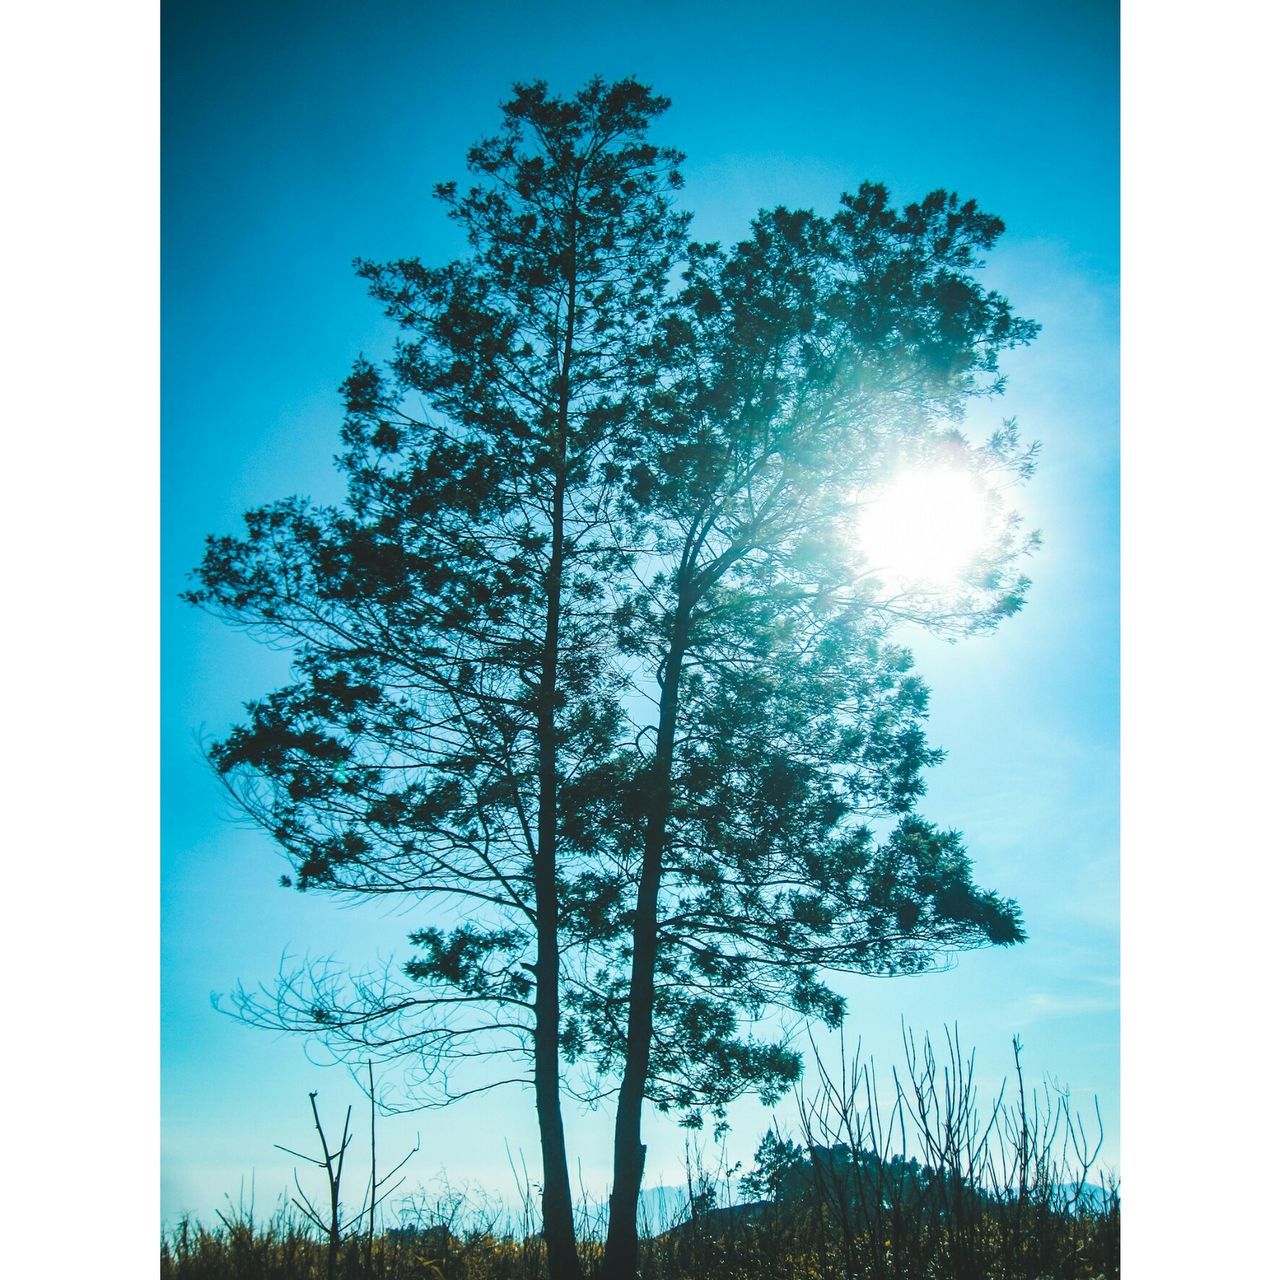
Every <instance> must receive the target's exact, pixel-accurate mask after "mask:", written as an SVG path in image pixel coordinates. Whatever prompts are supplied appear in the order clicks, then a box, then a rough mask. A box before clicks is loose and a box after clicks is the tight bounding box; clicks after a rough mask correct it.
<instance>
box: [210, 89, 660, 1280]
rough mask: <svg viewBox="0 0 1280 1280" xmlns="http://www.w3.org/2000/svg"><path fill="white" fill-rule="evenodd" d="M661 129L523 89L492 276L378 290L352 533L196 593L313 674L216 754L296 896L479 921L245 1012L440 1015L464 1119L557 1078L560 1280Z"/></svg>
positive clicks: (302, 512) (439, 1032) (436, 1049)
mask: <svg viewBox="0 0 1280 1280" xmlns="http://www.w3.org/2000/svg"><path fill="white" fill-rule="evenodd" d="M666 105H667V104H666V102H665V100H663V99H661V98H658V97H655V96H654V95H653V94H652V93H650V91H649V90H648V89H646V88H644V87H643V86H641V85H639V84H637V83H636V82H635V81H632V80H625V81H622V82H619V83H618V84H614V85H606V84H604V83H603V82H602V81H601V80H599V79H596V80H594V81H592V82H591V83H590V84H589V85H588V86H587V87H586V88H585V89H583V90H582V91H581V92H580V93H578V94H577V95H576V96H574V97H573V98H570V99H560V98H555V97H552V96H550V95H549V94H548V92H547V89H546V86H545V85H543V84H533V85H526V86H517V88H516V92H515V96H514V98H513V99H512V101H511V102H510V103H508V104H507V106H506V107H505V108H504V114H505V120H504V125H503V129H502V132H501V133H500V134H499V135H498V136H496V137H494V138H491V139H489V140H487V141H485V142H482V143H480V144H478V145H477V146H476V147H474V148H473V149H472V150H471V152H470V153H469V156H468V164H469V167H470V168H471V170H472V172H473V173H474V174H475V175H477V178H478V182H477V183H476V185H475V186H474V187H472V188H471V189H470V190H468V191H467V192H465V193H460V192H459V191H458V189H457V187H456V186H455V185H453V184H447V185H445V186H442V187H440V188H438V194H439V196H440V198H441V199H442V200H443V201H444V202H445V204H446V205H447V207H448V209H449V212H450V214H451V216H453V217H454V218H455V219H456V220H457V221H458V223H459V224H460V225H461V226H462V227H463V229H464V230H465V232H466V234H467V238H468V242H469V244H470V247H471V253H470V256H469V257H468V258H466V259H465V260H462V261H458V262H454V263H451V264H449V265H448V266H445V267H442V268H437V267H428V266H424V265H423V264H422V263H421V262H420V261H418V260H417V259H405V260H402V261H398V262H394V263H391V264H388V265H376V264H372V263H359V264H358V269H359V271H360V273H361V274H362V275H363V276H364V277H365V278H366V279H367V280H368V281H369V284H370V287H371V291H372V293H373V295H374V296H375V297H376V298H377V299H378V300H379V301H381V302H382V303H383V304H384V306H385V308H386V311H387V314H388V315H389V316H391V317H392V318H394V319H395V320H396V321H397V322H398V323H399V324H400V325H401V326H402V328H403V329H404V330H405V333H406V337H405V338H404V339H402V340H401V342H400V343H399V344H398V346H397V349H396V354H395V357H394V358H393V359H392V361H391V362H390V366H389V368H388V369H387V370H385V371H380V370H378V369H377V368H375V366H374V365H373V364H371V363H370V362H367V361H365V360H363V359H362V360H360V361H359V362H358V363H357V364H356V366H355V369H354V371H353V372H352V374H351V376H350V378H349V379H348V380H347V382H346V384H345V386H344V393H345V398H346V404H347V415H346V423H345V427H344V431H343V441H344V446H345V452H344V454H343V455H342V458H341V460H340V465H341V467H342V469H343V471H344V472H345V473H346V476H347V480H348V491H347V499H346V504H345V506H344V507H343V508H335V509H321V508H316V507H313V506H312V505H310V504H308V503H306V502H304V501H300V500H289V501H285V502H281V503H276V504H274V505H272V506H269V507H266V508H263V509H260V510H258V511H254V512H251V513H249V515H248V516H247V517H246V528H245V531H244V533H243V534H242V536H240V537H239V538H218V539H211V540H210V542H209V545H208V549H207V552H206V555H205V558H204V561H203V563H202V564H201V565H200V567H199V569H198V571H197V575H196V577H197V586H196V587H195V589H193V590H192V591H191V592H190V593H189V597H188V598H189V599H190V600H191V601H192V602H193V603H195V604H198V605H200V606H202V607H204V608H206V609H209V610H211V611H212V612H214V613H216V614H218V615H220V616H222V617H225V618H226V619H228V620H229V621H231V622H233V623H235V624H237V625H240V626H243V627H246V628H248V629H250V630H252V631H254V632H255V633H257V634H258V635H260V636H261V637H263V638H265V639H267V640H268V641H270V642H272V643H277V644H283V645H285V646H288V647H289V648H290V649H291V650H292V653H293V656H294V663H293V675H294V679H293V681H292V682H291V683H290V684H289V685H288V686H287V687H285V688H283V689H281V690H279V691H278V692H276V693H274V694H272V695H270V696H269V697H268V698H266V699H264V700H262V701H259V702H255V703H251V704H250V705H249V707H248V713H249V716H248V720H247V722H246V723H245V724H243V725H241V726H240V727H238V728H236V729H234V730H233V731H232V733H231V734H230V735H229V736H228V737H227V738H226V739H225V740H223V741H222V742H220V743H218V744H216V745H215V746H214V747H213V749H212V751H211V757H212V760H213V763H214V765H215V767H216V769H217V770H218V772H219V774H220V775H221V776H222V777H223V778H224V779H226V781H227V783H228V785H229V786H230V787H231V789H232V791H233V793H234V794H235V796H236V797H237V799H238V800H239V802H240V803H241V804H242V806H243V807H244V809H245V810H246V811H247V812H248V813H249V814H250V815H251V816H252V817H253V818H254V819H255V820H256V821H257V822H258V823H259V824H260V825H262V826H263V827H264V828H265V829H266V830H268V831H270V832H271V833H272V835H273V836H274V837H275V839H276V841H277V842H278V843H279V844H280V845H281V846H282V847H283V848H284V849H285V851H286V852H287V853H288V854H289V856H290V858H291V859H292V861H293V863H294V867H295V882H296V884H297V886H298V887H299V888H300V889H320V890H325V891H329V892H337V893H339V894H344V895H351V894H355V895H381V894H387V893H397V894H400V893H407V894H411V895H414V896H416V897H418V898H420V899H422V900H423V901H424V902H425V903H427V904H429V905H438V904H439V903H441V902H452V903H454V904H459V903H461V904H463V905H465V906H466V908H467V909H466V911H465V912H464V913H463V914H464V920H465V922H464V923H461V924H458V925H456V927H454V928H453V929H451V930H446V929H442V928H440V927H438V926H437V925H436V924H434V923H433V924H430V925H428V926H426V927H423V928H422V929H420V930H419V931H418V932H416V933H415V934H414V935H413V941H414V942H415V944H416V945H417V947H418V948H419V954H418V956H417V957H416V958H415V959H414V961H413V962H412V964H411V965H410V966H409V971H408V972H409V976H410V977H411V978H412V979H414V980H415V981H416V982H417V983H419V984H420V988H419V989H417V990H411V991H407V992H406V991H405V990H403V989H401V988H399V987H397V988H396V989H395V990H392V989H391V986H384V987H382V988H381V989H379V990H378V991H377V992H376V993H375V992H374V991H373V990H372V988H371V987H370V985H369V983H368V982H360V981H358V982H357V983H356V990H355V992H354V993H346V994H345V995H344V993H343V992H342V991H341V990H340V989H339V988H338V986H337V985H335V984H334V983H333V982H331V981H330V980H329V979H330V978H332V976H333V975H332V974H331V973H327V972H322V973H321V974H319V975H315V974H313V975H311V976H312V977H313V978H314V977H317V976H318V977H319V979H320V980H319V981H318V982H310V983H306V984H304V983H302V982H301V981H290V980H286V981H285V983H284V984H283V986H282V987H281V989H280V991H279V992H278V993H277V995H278V997H279V998H278V1000H277V1003H276V1006H275V1009H274V1010H264V1009H263V1008H262V1007H260V1006H259V1005H256V1004H255V1003H254V1002H253V1000H252V999H251V998H242V1001H241V1010H242V1012H244V1013H245V1014H246V1015H247V1016H249V1017H251V1018H259V1019H264V1018H265V1019H266V1020H268V1021H270V1020H272V1019H273V1018H274V1019H275V1020H276V1021H279V1022H282V1023H283V1024H284V1025H291V1026H304V1027H307V1028H310V1029H315V1028H321V1029H326V1030H330V1031H335V1032H336V1031H347V1032H351V1033H353V1034H354V1036H355V1038H356V1039H357V1040H360V1039H366V1040H371V1041H373V1042H375V1043H382V1044H383V1047H386V1043H385V1040H380V1033H379V1032H377V1031H376V1030H371V1029H373V1028H376V1027H377V1026H379V1025H382V1024H385V1020H386V1019H388V1018H394V1017H396V1016H398V1015H404V1014H407V1013H410V1012H412V1013H415V1014H421V1015H424V1016H425V1017H426V1023H425V1025H422V1024H419V1025H418V1026H416V1027H415V1033H414V1041H413V1043H414V1047H415V1049H416V1050H417V1052H419V1053H420V1054H422V1055H424V1057H425V1059H426V1060H427V1062H428V1064H429V1066H430V1068H432V1070H433V1072H434V1074H435V1081H434V1083H435V1084H436V1085H437V1087H438V1088H439V1089H440V1091H441V1092H442V1093H443V1094H445V1095H448V1094H449V1093H450V1084H449V1079H450V1077H449V1075H448V1066H449V1063H450V1062H451V1061H453V1060H455V1059H457V1058H459V1057H463V1058H469V1057H474V1056H477V1055H480V1056H486V1055H487V1056H492V1055H495V1054H496V1055H498V1056H499V1057H500V1058H501V1059H502V1060H503V1061H504V1062H505V1061H509V1060H510V1059H511V1058H512V1056H516V1057H517V1058H518V1057H521V1056H523V1057H526V1058H527V1059H530V1060H531V1066H532V1071H531V1076H530V1077H528V1078H529V1079H531V1082H532V1084H533V1088H534V1091H535V1095H536V1101H537V1113H538V1122H539V1130H540V1135H541V1145H542V1153H543V1209H544V1218H545V1235H546V1241H547V1248H548V1254H549V1260H550V1266H551V1274H552V1276H553V1277H556V1278H557V1280H560V1278H561V1277H568V1278H570V1280H571V1278H572V1277H575V1276H576V1275H577V1274H578V1273H579V1266H578V1261H577V1256H576V1251H575V1246H574V1239H573V1217H572V1200H571V1194H570V1184H569V1176H568V1163H567V1157H566V1153H565V1146H564V1133H563V1124H562V1117H561V1105H560V1033H561V1027H560V1004H561V1000H560V990H559V983H560V953H561V949H562V941H561V920H560V911H559V906H558V902H557V897H558V893H559V886H560V884H561V880H562V877H563V874H564V864H565V862H566V860H572V859H574V858H581V857H586V856H588V855H589V852H590V850H591V848H592V845H593V841H594V839H595V834H596V833H595V832H593V831H592V829H591V826H590V822H589V820H587V817H586V815H587V814H588V812H589V803H588V801H587V800H586V799H585V797H589V796H590V795H591V793H592V792H593V791H594V790H597V789H598V788H600V787H602V786H607V785H608V783H609V779H608V769H609V762H608V754H609V752H608V746H609V744H610V743H611V742H612V739H613V737H614V736H615V732H616V725H615V721H616V718H617V717H616V709H615V699H614V697H613V694H612V691H611V689H610V687H609V680H608V677H609V672H608V669H607V665H606V663H605V661H604V654H605V640H606V636H605V633H604V632H603V631H602V629H601V627H600V626H599V625H598V622H599V614H600V601H601V600H602V598H603V593H604V591H605V587H606V584H607V582H608V581H609V579H610V576H611V575H612V574H614V573H615V572H616V571H617V569H618V567H619V563H620V557H619V555H618V552H617V550H616V549H615V548H614V547H613V546H612V544H611V542H610V541H609V540H608V539H606V538H602V537H601V534H600V531H601V530H604V529H607V527H608V522H609V520H610V519H611V508H612V504H613V503H614V502H615V501H616V491H617V488H618V485H617V480H618V477H619V476H620V475H621V474H622V472H621V469H620V466H619V463H618V455H619V451H620V449H621V448H622V447H623V445H624V444H625V442H626V441H627V440H628V438H629V431H630V430H631V428H632V420H633V417H634V413H635V411H636V406H637V403H638V395H639V392H640V381H641V379H640V375H641V372H642V371H643V369H644V368H645V366H646V364H647V359H645V360H642V359H641V355H642V353H643V351H644V349H645V346H646V344H647V343H648V341H649V340H650V334H651V331H652V328H653V326H654V324H655V323H656V320H657V316H658V306H659V302H660V299H661V296H662V294H663V292H664V290H665V288H666V284H667V279H668V276H669V273H670V271H671V268H672V263H673V261H674V258H675V255H676V253H677V252H678V250H679V249H680V247H681V246H682V244H683V239H684V228H685V219H684V218H683V217H681V216H680V215H677V214H676V213H674V212H673V211H672V209H671V205H670V198H669V192H670V191H671V190H672V189H673V188H675V187H677V186H678V185H679V174H678V171H677V169H676V165H677V163H678V162H679V159H680V157H679V156H678V155H677V154H676V153H675V152H672V151H670V150H664V149H659V148H657V147H654V146H652V145H651V144H649V143H648V142H647V141H646V140H645V133H646V130H647V128H648V126H649V124H650V122H651V121H652V120H653V119H654V118H655V117H656V116H657V115H659V114H660V113H661V112H662V111H663V110H665V108H666ZM415 399H425V401H426V404H427V405H428V406H429V408H430V410H431V413H430V415H423V416H418V415H416V414H415V413H414V412H411V411H410V409H408V408H407V407H406V406H407V405H409V404H411V403H412V401H413V400H415ZM602 775H603V776H602ZM567 813H575V814H578V815H580V820H579V821H577V822H576V823H566V822H562V821H558V816H559V815H563V814H567ZM304 986H305V989H304ZM422 989H425V991H426V994H422ZM295 997H296V1000H295ZM366 1033H367V1034H366ZM389 1039H390V1042H391V1043H393V1044H394V1043H395V1042H396V1038H395V1036H394V1034H390V1033H389ZM497 1082H500V1081H489V1082H486V1083H485V1084H484V1085H482V1086H480V1087H488V1086H489V1084H491V1083H497Z"/></svg>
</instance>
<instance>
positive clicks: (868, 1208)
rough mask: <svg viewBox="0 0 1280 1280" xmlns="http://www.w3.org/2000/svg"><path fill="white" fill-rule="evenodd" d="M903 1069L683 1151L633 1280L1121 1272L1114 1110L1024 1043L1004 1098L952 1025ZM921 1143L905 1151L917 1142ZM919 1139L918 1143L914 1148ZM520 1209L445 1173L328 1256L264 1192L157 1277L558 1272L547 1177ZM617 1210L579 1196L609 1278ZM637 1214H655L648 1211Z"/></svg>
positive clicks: (838, 1075)
mask: <svg viewBox="0 0 1280 1280" xmlns="http://www.w3.org/2000/svg"><path fill="white" fill-rule="evenodd" d="M905 1047H906V1063H905V1067H904V1068H903V1069H901V1070H899V1071H894V1072H893V1073H892V1084H891V1085H888V1087H883V1086H884V1085H885V1083H886V1082H884V1081H881V1080H877V1077H876V1073H875V1070H874V1067H873V1066H872V1065H871V1064H870V1063H867V1062H863V1061H862V1059H861V1055H860V1053H859V1052H858V1051H855V1052H854V1053H853V1055H852V1056H851V1057H846V1056H845V1055H844V1053H843V1052H842V1053H841V1056H840V1061H839V1063H838V1065H835V1066H833V1067H832V1068H830V1069H828V1068H827V1066H826V1065H825V1063H824V1062H823V1060H822V1058H821V1056H820V1055H819V1057H818V1070H817V1073H816V1075H817V1084H816V1086H815V1087H814V1088H813V1090H812V1091H811V1092H810V1093H809V1094H808V1095H807V1096H803V1097H801V1098H800V1099H799V1111H800V1123H799V1129H798V1132H797V1133H796V1134H794V1135H789V1134H785V1133H782V1132H780V1131H779V1130H778V1129H777V1128H776V1127H775V1128H771V1129H770V1130H769V1131H768V1132H767V1133H766V1134H765V1135H764V1137H763V1138H762V1140H761V1141H760V1143H759V1146H758V1147H757V1150H756V1154H755V1160H754V1165H753V1168H751V1169H750V1170H749V1171H748V1172H746V1173H745V1174H743V1175H742V1176H741V1177H735V1176H734V1175H735V1174H737V1173H738V1172H739V1170H738V1168H737V1166H734V1167H733V1168H726V1167H725V1164H724V1161H723V1159H722V1160H721V1162H720V1164H719V1165H718V1166H712V1167H708V1165H707V1163H706V1155H707V1150H708V1147H707V1145H706V1144H701V1145H697V1144H696V1140H693V1141H691V1142H690V1143H689V1145H688V1146H687V1147H686V1153H687V1162H686V1163H687V1168H686V1192H685V1196H684V1200H683V1212H682V1214H681V1215H680V1217H679V1218H678V1220H677V1221H675V1222H674V1223H668V1222H666V1221H663V1220H659V1221H657V1222H655V1223H654V1224H653V1226H652V1229H651V1230H649V1231H647V1232H642V1236H641V1239H640V1241H639V1245H638V1254H637V1270H636V1275H637V1277H638V1280H1113V1278H1115V1277H1118V1276H1119V1274H1120V1196H1119V1186H1118V1183H1117V1182H1116V1181H1115V1180H1114V1178H1111V1177H1110V1176H1108V1175H1106V1174H1104V1173H1101V1172H1098V1171H1097V1168H1096V1160H1097V1155H1098V1151H1099V1149H1100V1146H1101V1138H1102V1134H1101V1126H1100V1124H1097V1125H1096V1127H1095V1125H1094V1124H1093V1123H1091V1122H1088V1121H1086V1120H1085V1118H1084V1117H1083V1116H1082V1115H1081V1114H1080V1112H1079V1111H1077V1110H1076V1109H1075V1108H1074V1106H1073V1104H1072V1100H1071V1096H1070V1093H1069V1092H1068V1091H1066V1090H1064V1089H1062V1088H1061V1087H1059V1086H1057V1085H1055V1084H1053V1083H1051V1082H1048V1081H1046V1082H1045V1083H1044V1084H1043V1085H1042V1086H1040V1087H1039V1088H1038V1089H1032V1090H1028V1088H1027V1085H1026V1082H1025V1080H1024V1078H1023V1072H1022V1063H1021V1052H1020V1047H1019V1046H1018V1044H1017V1042H1016V1041H1015V1045H1014V1064H1015V1073H1014V1077H1013V1079H1012V1081H1010V1082H1007V1083H1006V1084H1005V1085H1004V1086H1002V1087H1001V1089H1000V1092H999V1094H998V1096H997V1097H996V1098H995V1099H994V1100H982V1099H980V1098H979V1096H978V1093H977V1089H976V1086H975V1076H974V1070H973V1057H972V1055H969V1056H968V1057H966V1056H965V1055H964V1054H963V1053H962V1052H961V1050H960V1047H959V1040H958V1037H957V1036H956V1035H954V1034H953V1033H951V1034H948V1035H947V1036H946V1038H945V1046H944V1048H943V1050H942V1052H941V1053H935V1052H934V1048H933V1045H932V1043H931V1042H930V1040H929V1039H928V1038H927V1037H926V1038H925V1039H924V1040H923V1042H921V1043H920V1044H919V1045H917V1044H916V1042H915V1040H914V1038H913V1037H911V1036H910V1035H907V1036H906V1037H905ZM909 1153H910V1154H909ZM914 1153H920V1154H914ZM521 1199H522V1211H521V1212H520V1213H518V1214H517V1215H515V1216H514V1217H513V1215H512V1214H511V1213H510V1212H508V1211H507V1210H505V1209H504V1208H503V1206H502V1205H501V1204H500V1203H499V1202H497V1201H494V1200H489V1199H486V1198H484V1197H481V1196H476V1195H469V1194H467V1193H465V1192H459V1191H456V1190H452V1189H450V1188H449V1187H448V1186H445V1187H444V1188H443V1189H442V1190H441V1191H440V1192H439V1193H437V1194H436V1195H434V1196H429V1195H425V1194H422V1193H418V1194H415V1195H412V1196H409V1197H406V1198H405V1199H404V1200H402V1201H401V1202H400V1203H399V1206H398V1210H397V1212H396V1214H395V1217H396V1218H397V1220H398V1223H399V1225H398V1226H396V1227H393V1228H389V1229H380V1230H379V1231H378V1233H377V1234H376V1235H375V1236H374V1237H373V1238H372V1240H370V1239H369V1238H368V1237H367V1236H366V1235H365V1234H364V1233H363V1232H362V1231H361V1230H359V1229H357V1230H353V1231H352V1232H351V1233H350V1234H349V1236H348V1237H347V1238H346V1239H345V1240H344V1241H343V1242H342V1244H341V1246H340V1248H339V1250H338V1253H337V1256H336V1259H335V1260H334V1262H335V1263H336V1265H335V1266H334V1268H333V1270H332V1271H330V1270H329V1268H330V1265H331V1264H330V1251H329V1242H328V1240H327V1239H326V1238H325V1233H324V1232H323V1231H322V1230H320V1229H319V1228H318V1227H317V1225H316V1224H315V1223H314V1222H310V1223H309V1222H308V1221H307V1218H306V1217H305V1216H304V1215H303V1214H302V1213H300V1212H293V1211H291V1210H290V1209H288V1208H284V1207H282V1208H281V1209H280V1210H278V1211H277V1212H276V1213H275V1214H274V1215H273V1216H272V1217H270V1218H269V1219H268V1220H266V1221H260V1220H257V1219H255V1217H254V1214H253V1210H252V1208H251V1207H248V1208H246V1207H245V1206H244V1205H243V1204H241V1205H240V1206H239V1207H238V1208H237V1209H235V1210H233V1211H230V1212H228V1213H226V1214H220V1215H219V1222H218V1225H217V1226H215V1227H212V1228H206V1227H203V1226H201V1225H200V1224H198V1223H195V1222H193V1221H191V1220H189V1219H183V1220H182V1221H181V1222H180V1223H179V1224H178V1226H177V1228H175V1229H174V1230H173V1231H170V1232H169V1233H168V1234H167V1235H166V1236H165V1238H164V1240H163V1241H162V1245H161V1277H162V1280H250V1278H251V1277H252V1278H253V1280H322V1277H326V1276H329V1275H332V1276H334V1277H335V1280H427V1278H430V1280H545V1277H546V1276H547V1274H548V1270H547V1262H548V1259H547V1250H546V1246H545V1242H544V1240H543V1238H542V1236H541V1234H540V1233H539V1231H538V1222H539V1218H540V1211H539V1207H538V1205H537V1195H536V1191H535V1189H534V1188H533V1187H532V1185H531V1184H530V1183H529V1182H528V1180H527V1179H526V1180H525V1182H524V1185H523V1186H522V1188H521ZM606 1213H607V1207H606V1205H605V1204H604V1203H599V1204H595V1205H593V1204H591V1203H589V1202H587V1201H586V1200H585V1198H581V1197H580V1199H579V1203H578V1212H577V1221H576V1224H575V1226H576V1234H577V1237H578V1241H579V1249H578V1252H579V1257H580V1259H581V1263H582V1266H583V1270H584V1273H585V1274H586V1275H587V1276H588V1277H591V1278H592V1280H594V1278H595V1277H597V1276H599V1275H602V1274H604V1259H605V1255H604V1239H605V1228H606ZM642 1222H643V1215H642Z"/></svg>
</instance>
